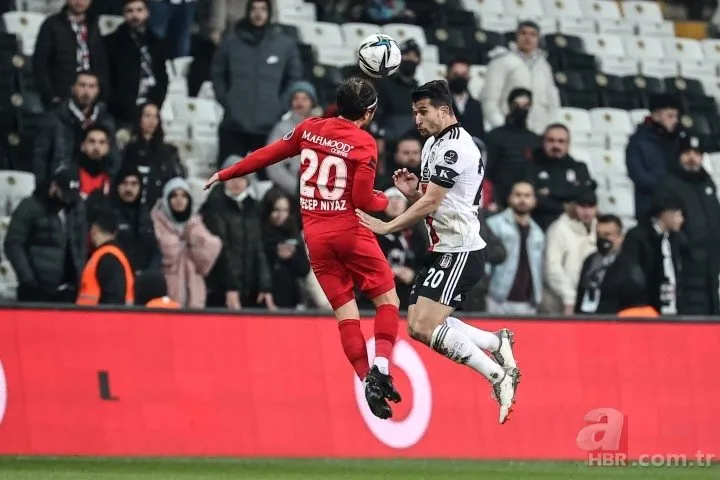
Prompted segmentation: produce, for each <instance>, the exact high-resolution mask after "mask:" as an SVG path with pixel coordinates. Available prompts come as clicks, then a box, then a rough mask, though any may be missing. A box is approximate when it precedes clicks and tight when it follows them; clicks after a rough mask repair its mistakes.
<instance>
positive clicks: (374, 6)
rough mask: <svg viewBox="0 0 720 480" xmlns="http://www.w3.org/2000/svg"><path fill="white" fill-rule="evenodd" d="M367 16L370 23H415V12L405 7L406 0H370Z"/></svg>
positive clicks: (367, 5)
mask: <svg viewBox="0 0 720 480" xmlns="http://www.w3.org/2000/svg"><path fill="white" fill-rule="evenodd" d="M365 8H366V10H365V16H366V17H367V20H368V22H369V23H374V24H377V25H386V24H388V23H414V20H415V12H413V11H412V10H410V9H409V8H407V7H406V6H405V0H368V1H367V4H366V6H365Z"/></svg>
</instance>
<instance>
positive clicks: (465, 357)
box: [430, 325, 505, 383]
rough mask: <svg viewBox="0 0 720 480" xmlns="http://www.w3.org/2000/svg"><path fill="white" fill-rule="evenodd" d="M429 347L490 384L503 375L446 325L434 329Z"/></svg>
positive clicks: (495, 365) (480, 352)
mask: <svg viewBox="0 0 720 480" xmlns="http://www.w3.org/2000/svg"><path fill="white" fill-rule="evenodd" d="M430 346H431V347H432V349H433V350H435V351H436V352H438V353H440V354H441V355H445V356H446V357H447V358H449V359H450V360H452V361H453V362H456V363H460V364H462V365H467V366H468V367H470V368H472V369H473V370H475V371H476V372H479V373H481V374H482V375H483V376H484V377H485V378H487V379H488V380H489V381H490V382H491V383H495V382H497V381H498V380H500V379H501V378H502V377H503V376H504V375H505V371H504V370H503V368H502V367H501V366H500V365H498V364H497V363H495V361H494V360H492V359H491V358H490V357H488V356H487V355H485V353H484V352H483V351H482V350H480V349H479V348H478V347H477V345H475V344H474V343H473V342H472V341H471V340H470V339H469V338H468V337H467V336H466V335H464V334H463V333H462V332H461V331H459V330H455V329H454V328H450V327H449V326H448V325H438V326H437V327H436V328H435V331H434V332H433V334H432V339H431V340H430Z"/></svg>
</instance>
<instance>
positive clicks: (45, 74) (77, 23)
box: [33, 0, 108, 109]
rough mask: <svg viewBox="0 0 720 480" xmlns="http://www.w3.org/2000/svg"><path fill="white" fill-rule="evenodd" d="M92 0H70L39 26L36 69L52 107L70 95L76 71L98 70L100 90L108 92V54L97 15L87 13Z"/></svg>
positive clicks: (44, 97)
mask: <svg viewBox="0 0 720 480" xmlns="http://www.w3.org/2000/svg"><path fill="white" fill-rule="evenodd" d="M90 3H91V0H67V1H66V5H65V7H63V9H62V10H61V11H60V12H59V13H56V14H55V15H51V16H49V17H48V18H47V19H46V20H45V21H44V22H43V24H42V26H41V27H40V32H39V33H38V37H37V41H36V44H35V53H34V55H33V72H34V74H35V84H36V85H37V88H38V90H39V92H40V97H41V98H42V102H43V105H45V108H46V109H51V108H53V107H55V106H57V105H59V104H60V103H62V102H63V101H65V100H67V99H68V98H69V97H70V87H72V85H73V82H75V83H77V75H76V72H80V71H88V70H92V71H94V72H97V78H98V80H99V86H100V90H99V92H100V93H102V94H103V95H106V94H107V88H108V58H107V54H106V52H105V45H104V44H103V41H102V37H101V36H100V29H99V27H98V23H97V19H96V18H92V17H89V16H87V15H86V12H87V9H88V7H89V6H90Z"/></svg>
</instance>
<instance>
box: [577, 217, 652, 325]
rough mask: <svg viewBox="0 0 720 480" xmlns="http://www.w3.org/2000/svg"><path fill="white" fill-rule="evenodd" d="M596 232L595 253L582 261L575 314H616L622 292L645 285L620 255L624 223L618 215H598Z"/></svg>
mask: <svg viewBox="0 0 720 480" xmlns="http://www.w3.org/2000/svg"><path fill="white" fill-rule="evenodd" d="M596 231H597V252H595V253H592V254H590V255H589V256H588V257H587V258H586V259H585V262H584V263H583V267H582V271H581V273H580V283H579V284H578V288H577V299H576V301H575V313H581V314H583V313H584V314H605V315H615V314H616V313H617V312H619V311H620V310H621V309H622V308H624V303H623V302H621V298H622V294H623V291H625V290H628V289H632V290H633V291H637V290H641V289H638V288H637V286H638V285H644V277H643V274H642V270H640V267H639V266H638V265H637V264H635V263H634V262H631V261H628V260H627V259H626V258H624V257H623V256H622V255H620V250H621V248H622V244H623V233H622V232H623V225H622V221H621V220H620V219H619V218H618V217H616V216H615V215H601V216H600V217H598V220H597V230H596ZM641 291H642V290H641Z"/></svg>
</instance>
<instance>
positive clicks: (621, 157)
mask: <svg viewBox="0 0 720 480" xmlns="http://www.w3.org/2000/svg"><path fill="white" fill-rule="evenodd" d="M592 161H593V165H594V168H596V169H597V170H599V171H601V172H603V174H604V175H606V176H608V177H609V178H627V175H628V173H627V165H626V164H625V151H624V150H599V151H598V150H595V151H593V159H592Z"/></svg>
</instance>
